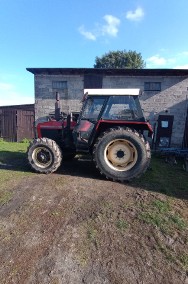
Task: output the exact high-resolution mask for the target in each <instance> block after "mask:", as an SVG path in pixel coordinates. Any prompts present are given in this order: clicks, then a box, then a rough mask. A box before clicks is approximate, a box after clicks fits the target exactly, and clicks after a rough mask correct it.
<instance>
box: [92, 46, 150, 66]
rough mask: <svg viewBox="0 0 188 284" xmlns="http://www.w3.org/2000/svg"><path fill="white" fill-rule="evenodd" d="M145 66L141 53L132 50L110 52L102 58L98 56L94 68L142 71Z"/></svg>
mask: <svg viewBox="0 0 188 284" xmlns="http://www.w3.org/2000/svg"><path fill="white" fill-rule="evenodd" d="M145 66H146V63H145V62H144V60H143V59H142V55H141V53H137V52H136V51H132V50H129V51H126V50H123V51H121V50H117V51H109V52H108V53H105V54H104V55H102V56H101V57H98V56H97V57H96V58H95V64H94V68H127V69H142V68H144V67H145Z"/></svg>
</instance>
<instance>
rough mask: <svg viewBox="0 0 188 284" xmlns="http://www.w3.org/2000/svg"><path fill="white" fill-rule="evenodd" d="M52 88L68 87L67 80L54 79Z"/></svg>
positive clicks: (63, 88)
mask: <svg viewBox="0 0 188 284" xmlns="http://www.w3.org/2000/svg"><path fill="white" fill-rule="evenodd" d="M52 88H53V89H58V90H65V89H67V81H52Z"/></svg>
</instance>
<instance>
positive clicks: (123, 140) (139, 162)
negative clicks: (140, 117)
mask: <svg viewBox="0 0 188 284" xmlns="http://www.w3.org/2000/svg"><path fill="white" fill-rule="evenodd" d="M150 156H151V154H150V147H149V143H148V142H146V141H145V139H144V137H143V136H142V135H141V134H139V133H138V132H137V131H135V130H131V129H130V128H122V127H118V128H111V129H109V130H108V131H106V132H104V133H103V134H102V135H101V136H99V138H98V139H97V141H96V143H95V145H94V149H93V159H94V162H95V164H96V167H97V168H98V169H99V171H100V172H101V174H103V175H104V176H105V177H106V178H108V179H111V180H114V181H115V180H117V181H128V180H131V179H132V178H135V177H138V176H140V175H141V174H142V173H144V172H145V171H146V169H147V168H148V166H149V162H150Z"/></svg>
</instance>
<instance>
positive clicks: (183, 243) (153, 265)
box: [0, 160, 188, 284]
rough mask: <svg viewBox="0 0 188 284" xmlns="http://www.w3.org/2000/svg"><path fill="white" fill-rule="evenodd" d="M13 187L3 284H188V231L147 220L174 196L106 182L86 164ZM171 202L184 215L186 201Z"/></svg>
mask: <svg viewBox="0 0 188 284" xmlns="http://www.w3.org/2000/svg"><path fill="white" fill-rule="evenodd" d="M11 187H12V194H13V196H12V199H11V200H10V201H9V202H8V203H7V204H4V205H2V206H1V207H0V217H1V218H0V235H1V237H0V283H1V284H5V283H7V284H8V283H16V284H17V283H19V284H22V283H24V284H25V283H27V284H39V283H40V284H43V283H45V284H47V283H50V284H61V283H62V284H68V283H70V284H80V283H85V284H100V283H101V284H108V283H113V284H123V283H126V284H135V283H138V284H141V283H143V284H150V283H151V284H154V283H161V284H171V283H174V284H179V283H184V284H188V271H186V269H187V268H186V267H187V266H186V265H187V262H188V254H187V253H188V249H187V246H188V244H187V242H188V239H187V230H184V231H181V232H180V231H178V230H176V231H175V232H172V231H169V233H164V232H162V231H161V230H160V229H159V228H158V227H157V226H154V225H153V224H152V223H151V224H149V223H147V222H145V221H144V220H143V218H141V216H143V215H142V212H143V208H145V209H146V208H149V207H148V206H150V204H152V202H153V201H154V200H159V201H160V200H161V201H166V200H167V199H168V198H169V197H168V196H166V195H163V194H160V193H157V192H155V191H147V190H146V189H143V188H138V187H135V186H132V184H131V183H129V184H121V183H115V182H111V181H107V180H105V179H103V178H102V177H101V176H100V175H99V174H98V172H97V171H96V170H95V168H94V165H93V164H92V163H91V162H89V161H82V160H80V161H77V160H75V161H74V162H73V163H72V162H67V163H66V164H65V166H64V167H62V168H61V169H60V170H59V171H58V172H57V173H54V174H51V175H38V174H32V175H28V176H26V177H25V178H24V179H21V180H20V179H19V180H12V182H11ZM170 202H171V206H172V208H174V210H175V209H176V212H179V213H180V214H181V213H182V212H185V208H186V207H187V200H184V199H176V203H175V205H173V198H172V199H170ZM173 206H174V207H173ZM183 214H185V213H183ZM187 217H188V216H187V215H186V216H184V218H185V219H187ZM186 257H187V258H186ZM183 264H184V265H183Z"/></svg>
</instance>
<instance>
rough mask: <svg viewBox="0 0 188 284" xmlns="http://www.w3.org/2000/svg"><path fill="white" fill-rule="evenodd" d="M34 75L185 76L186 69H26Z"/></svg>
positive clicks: (187, 72) (187, 71)
mask: <svg viewBox="0 0 188 284" xmlns="http://www.w3.org/2000/svg"><path fill="white" fill-rule="evenodd" d="M26 70H27V71H29V72H31V73H32V74H34V75H102V76H105V75H106V76H187V77H188V69H102V68H26Z"/></svg>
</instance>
